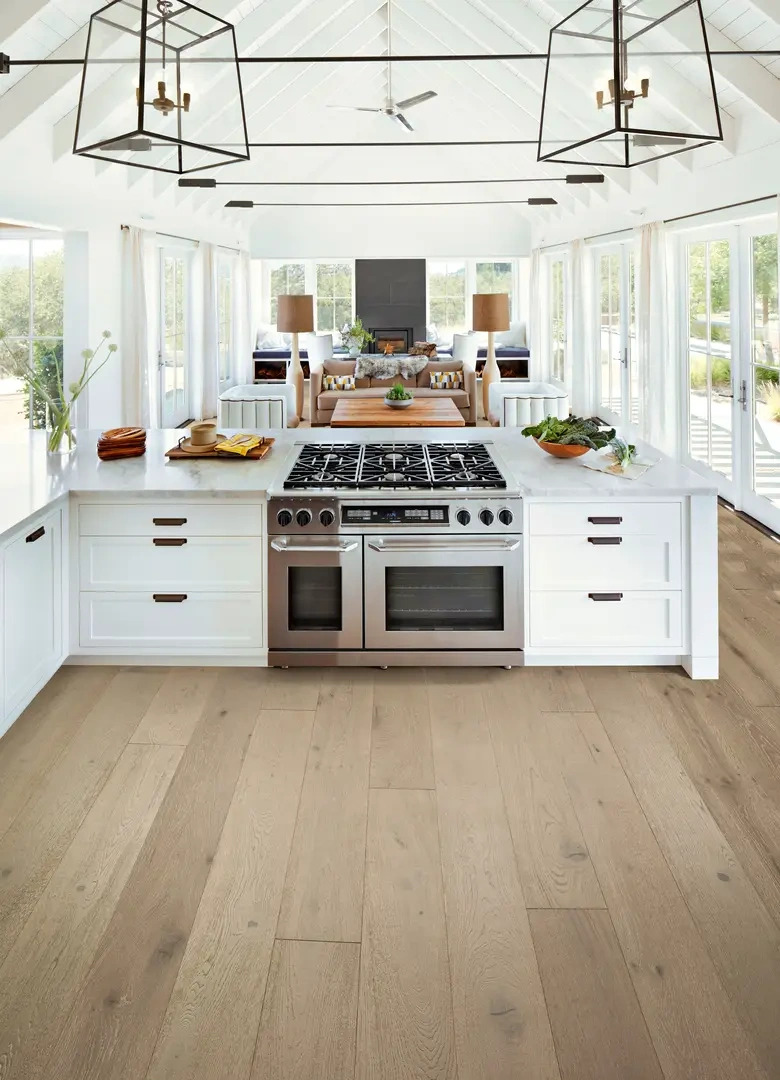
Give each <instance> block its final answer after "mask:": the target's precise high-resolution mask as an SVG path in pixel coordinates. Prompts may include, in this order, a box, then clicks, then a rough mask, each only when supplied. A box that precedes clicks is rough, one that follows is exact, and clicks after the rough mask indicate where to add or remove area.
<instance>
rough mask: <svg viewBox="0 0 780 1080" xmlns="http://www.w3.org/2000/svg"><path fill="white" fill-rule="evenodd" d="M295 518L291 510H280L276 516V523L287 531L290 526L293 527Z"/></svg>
mask: <svg viewBox="0 0 780 1080" xmlns="http://www.w3.org/2000/svg"><path fill="white" fill-rule="evenodd" d="M292 519H293V516H292V514H291V513H290V511H289V510H280V511H279V513H278V514H277V515H276V522H277V524H278V525H281V526H282V528H283V529H286V528H287V526H288V525H292Z"/></svg>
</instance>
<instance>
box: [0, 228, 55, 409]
mask: <svg viewBox="0 0 780 1080" xmlns="http://www.w3.org/2000/svg"><path fill="white" fill-rule="evenodd" d="M63 266H64V248H63V242H62V240H60V239H56V238H43V237H32V238H30V239H27V238H16V237H14V238H10V237H9V238H0V328H2V329H3V330H4V331H5V333H6V334H7V338H6V343H5V344H6V345H7V348H2V347H0V425H10V424H15V425H23V424H29V426H30V427H34V428H43V427H45V426H46V405H45V403H44V402H43V401H42V400H41V399H40V398H37V397H36V396H35V395H33V394H32V392H31V390H30V386H29V383H28V381H27V380H26V378H25V377H24V368H25V367H26V366H31V367H33V368H35V369H37V370H38V372H39V373H40V374H42V375H43V376H44V377H45V380H46V383H47V386H48V390H49V392H50V394H51V396H52V397H54V398H56V397H58V395H59V390H58V384H59V380H60V378H61V375H62V357H63V349H62V336H63Z"/></svg>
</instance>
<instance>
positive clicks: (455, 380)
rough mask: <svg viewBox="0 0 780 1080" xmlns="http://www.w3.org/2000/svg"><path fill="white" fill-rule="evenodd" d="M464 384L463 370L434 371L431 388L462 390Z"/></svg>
mask: <svg viewBox="0 0 780 1080" xmlns="http://www.w3.org/2000/svg"><path fill="white" fill-rule="evenodd" d="M462 385H463V373H462V372H461V371H432V372H431V390H460V388H461V386H462Z"/></svg>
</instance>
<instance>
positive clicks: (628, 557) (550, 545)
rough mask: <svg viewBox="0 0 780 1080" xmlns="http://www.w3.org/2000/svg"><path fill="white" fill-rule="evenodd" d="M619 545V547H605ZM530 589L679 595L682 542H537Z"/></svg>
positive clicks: (658, 538) (659, 538) (657, 538)
mask: <svg viewBox="0 0 780 1080" xmlns="http://www.w3.org/2000/svg"><path fill="white" fill-rule="evenodd" d="M615 540H619V541H620V543H614V542H611V543H607V542H606V541H615ZM529 553H530V554H529V558H530V581H531V588H532V589H534V590H536V589H585V590H588V591H590V590H593V589H602V590H604V589H607V590H608V589H623V590H627V589H634V590H636V589H642V590H644V589H667V590H668V589H679V588H681V587H682V586H681V577H682V557H681V550H680V537H679V535H677V534H675V535H673V536H663V535H648V536H631V535H628V536H605V535H602V534H601V533H600V532H596V534H595V535H593V536H532V537H531V539H530V542H529Z"/></svg>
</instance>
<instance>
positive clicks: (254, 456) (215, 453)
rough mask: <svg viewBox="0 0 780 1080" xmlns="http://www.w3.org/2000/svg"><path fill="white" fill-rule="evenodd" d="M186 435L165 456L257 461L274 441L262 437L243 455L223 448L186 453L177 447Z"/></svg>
mask: <svg viewBox="0 0 780 1080" xmlns="http://www.w3.org/2000/svg"><path fill="white" fill-rule="evenodd" d="M186 437H187V436H186V435H184V436H182V438H181V439H180V440H179V444H178V445H177V446H174V447H172V448H171V449H170V450H168V451H167V452H166V454H165V456H166V457H167V458H170V459H171V461H217V460H218V461H227V460H229V459H234V460H235V461H259V460H260V459H261V458H264V457H265V455H266V454H267V453H268V451H269V450H270V449H271V447H272V446H273V444H274V441H275V440H274V439H263V441H262V442H261V443H260V445H259V446H255V447H254V448H253V449H252V450H250V451H249V453H248V454H247V455H246V457H244V456H242V455H241V454H230V453H228V452H227V451H225V450H210V451H209V453H208V454H188V453H187V451H186V450H181V449H180V448H179V447H180V446H181V444H182V443H183V442H184V439H185V438H186Z"/></svg>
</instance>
